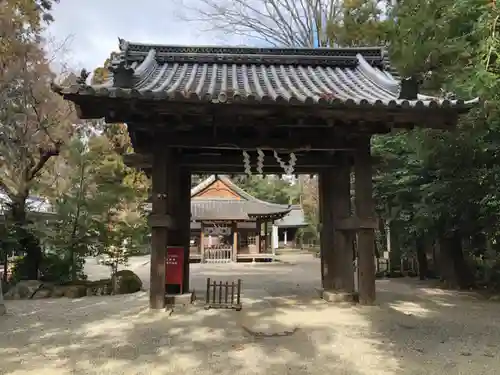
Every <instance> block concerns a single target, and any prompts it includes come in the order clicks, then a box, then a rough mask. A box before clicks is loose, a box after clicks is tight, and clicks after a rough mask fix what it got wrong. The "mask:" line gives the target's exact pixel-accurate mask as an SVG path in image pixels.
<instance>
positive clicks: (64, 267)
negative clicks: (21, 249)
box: [12, 254, 87, 284]
mask: <svg viewBox="0 0 500 375" xmlns="http://www.w3.org/2000/svg"><path fill="white" fill-rule="evenodd" d="M84 263H85V260H84V259H82V258H77V261H76V268H77V272H76V276H77V278H78V279H82V280H85V279H86V278H87V277H86V275H85V274H84V273H83V265H84ZM27 268H28V267H27V263H26V258H25V257H17V258H16V259H15V260H14V262H13V267H12V281H13V282H14V283H17V282H19V281H20V280H27V279H28V277H27V275H28V272H27ZM40 280H41V281H45V282H52V283H58V284H66V283H69V282H70V281H71V262H70V261H69V259H66V258H63V257H61V256H59V255H58V254H45V255H44V257H43V259H42V261H41V263H40Z"/></svg>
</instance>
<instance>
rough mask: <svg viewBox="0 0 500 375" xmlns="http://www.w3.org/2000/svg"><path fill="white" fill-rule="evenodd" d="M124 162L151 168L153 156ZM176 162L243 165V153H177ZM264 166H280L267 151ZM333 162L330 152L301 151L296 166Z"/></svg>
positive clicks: (253, 157) (128, 158)
mask: <svg viewBox="0 0 500 375" xmlns="http://www.w3.org/2000/svg"><path fill="white" fill-rule="evenodd" d="M279 157H280V158H281V159H282V160H283V161H284V162H285V163H286V164H287V165H288V164H289V159H290V156H289V154H280V155H279ZM250 159H251V160H250V162H251V166H252V167H253V168H256V165H257V154H256V153H251V154H250ZM124 161H125V164H127V165H128V166H131V167H135V168H139V169H144V168H151V166H152V162H153V157H152V155H150V154H146V155H144V154H129V155H125V156H124ZM178 163H179V164H180V165H181V166H184V167H187V168H189V169H196V168H198V167H201V168H204V167H207V168H210V167H216V168H225V167H243V166H244V161H243V155H242V153H241V152H238V153H231V154H224V153H222V152H220V153H210V154H209V153H207V154H203V153H200V154H187V155H186V154H182V155H178ZM263 164H264V167H275V168H281V167H280V164H279V163H278V161H277V160H276V159H275V157H274V156H273V155H272V154H271V153H270V152H269V151H268V152H267V153H266V154H265V156H264V163H263ZM332 164H333V156H332V154H329V153H326V152H317V153H308V152H305V153H302V154H298V155H297V161H296V166H297V167H301V168H307V167H312V168H316V167H322V166H328V165H332Z"/></svg>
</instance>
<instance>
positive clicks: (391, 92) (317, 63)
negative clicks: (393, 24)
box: [55, 39, 478, 110]
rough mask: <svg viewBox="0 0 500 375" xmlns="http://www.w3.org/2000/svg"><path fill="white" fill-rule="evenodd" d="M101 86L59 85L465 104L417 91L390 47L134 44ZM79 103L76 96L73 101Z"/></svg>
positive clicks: (197, 96)
mask: <svg viewBox="0 0 500 375" xmlns="http://www.w3.org/2000/svg"><path fill="white" fill-rule="evenodd" d="M109 69H110V72H111V74H109V79H108V80H107V81H106V82H104V83H102V84H99V85H90V84H87V81H90V80H89V79H88V78H87V77H85V76H84V77H83V78H87V80H86V81H85V80H84V79H82V80H81V81H80V83H79V84H77V85H72V86H69V87H55V90H56V91H58V92H59V93H61V94H63V95H66V96H68V97H70V98H71V97H74V96H98V97H112V98H135V99H145V100H171V101H203V102H209V103H231V102H256V103H270V104H272V103H276V104H278V103H283V104H287V103H289V104H297V105H300V104H325V105H340V106H342V105H349V106H352V105H363V106H381V107H391V108H400V107H402V108H406V107H418V108H424V107H430V108H436V107H453V108H457V109H462V108H463V109H464V110H465V109H467V108H470V107H471V106H472V105H474V104H475V103H477V102H478V99H474V100H469V101H463V100H451V99H443V98H437V97H431V96H426V95H421V94H418V93H417V91H418V85H416V84H415V83H414V82H412V81H407V80H404V81H401V80H400V78H399V77H398V75H397V74H396V72H395V70H394V69H393V68H392V67H391V66H390V64H389V60H388V57H387V55H386V53H385V49H384V48H381V47H367V48H314V49H311V48H247V47H209V46H208V47H196V46H168V45H155V44H142V43H130V42H127V41H124V40H122V39H120V52H119V53H118V54H116V55H115V56H114V58H113V60H112V62H111V64H110V66H109ZM72 100H73V99H72Z"/></svg>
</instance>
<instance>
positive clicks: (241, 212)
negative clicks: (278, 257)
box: [191, 175, 292, 221]
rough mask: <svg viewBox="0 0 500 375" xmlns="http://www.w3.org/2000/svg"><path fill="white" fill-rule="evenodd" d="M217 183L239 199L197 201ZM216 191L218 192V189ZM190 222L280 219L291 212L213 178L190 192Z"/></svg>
mask: <svg viewBox="0 0 500 375" xmlns="http://www.w3.org/2000/svg"><path fill="white" fill-rule="evenodd" d="M217 181H220V182H222V184H223V185H224V186H225V187H227V188H229V189H230V190H232V191H233V192H234V193H236V194H237V196H238V198H237V199H235V198H225V197H221V198H217V197H203V196H201V197H196V195H197V194H200V193H201V192H203V190H205V189H207V188H209V187H210V186H213V185H214V184H215V183H216V182H217ZM217 189H220V187H218V188H217ZM191 197H192V199H191V220H195V221H208V220H213V221H217V220H242V221H245V220H255V219H257V218H268V219H271V220H276V219H281V218H283V217H284V216H286V215H287V214H288V213H289V212H290V211H291V210H292V206H291V205H284V204H276V203H270V202H266V201H263V200H260V199H257V198H256V197H254V196H252V195H251V194H248V193H247V192H246V191H245V190H243V189H241V188H240V187H239V186H237V185H236V184H235V183H233V182H232V181H231V179H230V178H229V177H227V176H224V175H222V176H221V175H212V176H210V177H208V178H207V179H205V180H204V181H202V182H201V183H200V184H198V185H197V186H196V187H194V188H193V189H191Z"/></svg>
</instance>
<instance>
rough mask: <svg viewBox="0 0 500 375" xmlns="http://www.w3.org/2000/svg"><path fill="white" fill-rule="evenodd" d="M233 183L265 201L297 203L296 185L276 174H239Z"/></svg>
mask: <svg viewBox="0 0 500 375" xmlns="http://www.w3.org/2000/svg"><path fill="white" fill-rule="evenodd" d="M234 181H235V183H236V184H237V185H238V186H239V187H241V188H242V189H243V190H245V191H246V192H247V193H249V194H250V195H253V196H254V197H256V198H258V199H261V200H263V201H266V202H271V203H279V204H298V203H299V194H298V190H297V185H295V184H292V183H290V182H289V181H286V180H283V179H281V178H280V177H278V176H266V177H262V176H257V175H252V176H241V177H239V178H237V179H235V180H234Z"/></svg>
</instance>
